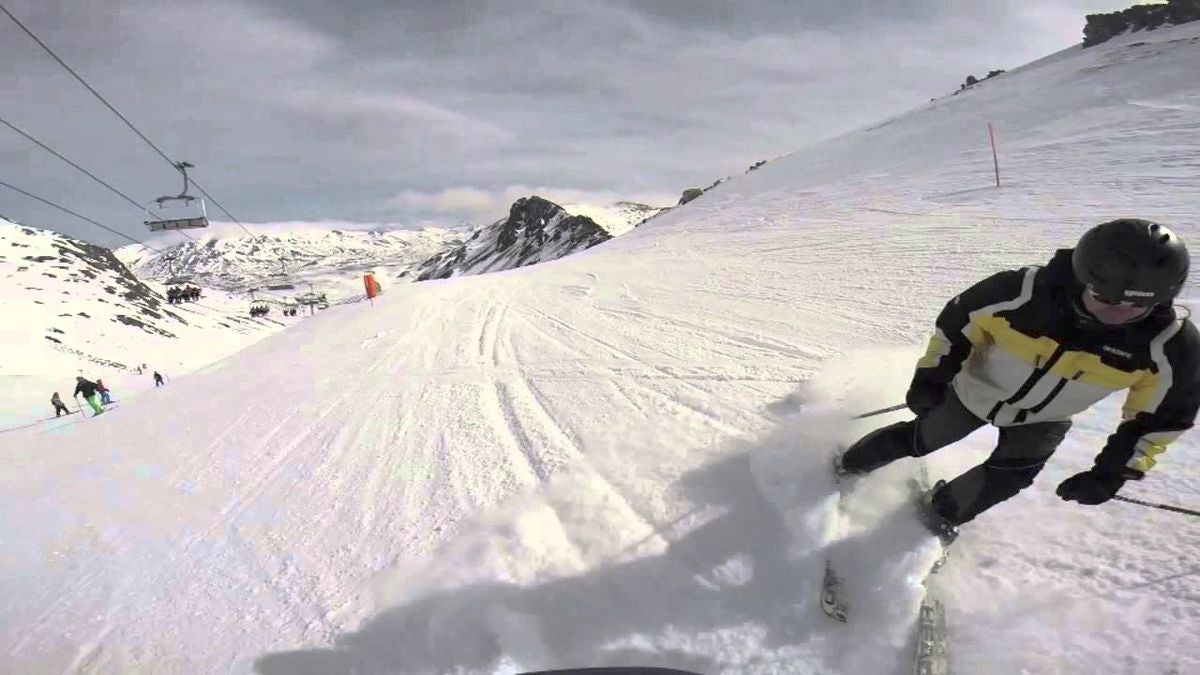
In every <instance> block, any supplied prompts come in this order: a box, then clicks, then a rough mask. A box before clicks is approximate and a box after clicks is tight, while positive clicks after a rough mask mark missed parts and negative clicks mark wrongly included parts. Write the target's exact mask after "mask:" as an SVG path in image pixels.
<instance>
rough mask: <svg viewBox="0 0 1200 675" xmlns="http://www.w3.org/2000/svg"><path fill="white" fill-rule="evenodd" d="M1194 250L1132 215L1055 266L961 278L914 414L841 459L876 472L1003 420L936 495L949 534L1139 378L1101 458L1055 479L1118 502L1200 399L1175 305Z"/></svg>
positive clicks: (1077, 493) (1196, 359)
mask: <svg viewBox="0 0 1200 675" xmlns="http://www.w3.org/2000/svg"><path fill="white" fill-rule="evenodd" d="M1188 262H1189V259H1188V252H1187V248H1186V247H1185V246H1184V243H1183V241H1182V240H1181V239H1180V238H1179V237H1178V236H1176V235H1175V234H1174V233H1172V232H1171V231H1170V230H1169V229H1167V228H1166V227H1164V226H1162V225H1159V224H1157V223H1152V222H1149V221H1145V220H1139V219H1121V220H1114V221H1111V222H1107V223H1102V224H1100V225H1097V226H1095V227H1093V228H1091V229H1090V230H1088V231H1087V232H1086V233H1085V234H1084V235H1083V237H1082V238H1081V239H1080V240H1079V242H1078V244H1077V245H1076V246H1075V248H1074V249H1062V250H1059V251H1057V252H1056V253H1055V254H1054V256H1053V258H1051V260H1050V262H1049V263H1048V264H1046V265H1045V266H1032V267H1026V268H1024V269H1018V270H1009V271H1004V272H999V273H997V274H995V275H993V276H991V277H988V278H987V279H984V280H983V281H980V282H979V283H977V284H975V285H974V286H972V287H970V288H968V289H967V290H965V291H963V292H962V293H961V294H960V295H958V296H957V297H955V298H954V299H952V300H951V301H950V302H949V304H947V305H946V307H945V309H943V310H942V313H941V315H940V316H938V318H937V325H936V330H935V332H934V336H933V337H932V338H931V339H930V341H929V349H928V351H927V352H926V354H925V356H924V358H922V359H921V360H920V361H919V362H918V363H917V369H916V374H915V375H914V376H913V379H912V383H911V385H910V386H909V389H908V394H907V397H906V403H907V404H908V407H909V409H910V410H912V411H913V412H914V413H915V414H916V415H917V418H916V419H915V420H911V421H906V422H898V423H896V424H892V425H890V426H886V427H883V428H882V429H877V430H876V431H874V432H872V433H870V434H868V435H867V436H865V437H863V438H862V439H860V440H859V441H858V442H857V443H855V444H854V445H853V446H851V447H850V449H848V450H847V451H846V452H845V453H844V454H843V455H842V457H841V458H840V469H841V471H842V472H844V473H849V474H863V473H867V472H870V471H873V470H875V469H878V468H879V467H882V466H884V465H886V464H889V463H891V462H893V461H895V460H897V459H900V458H901V457H921V456H924V455H927V454H929V453H931V452H933V451H934V450H937V449H938V448H942V447H945V446H947V445H950V444H951V443H954V442H956V441H958V440H960V439H962V438H964V437H966V436H967V435H968V434H970V433H971V432H973V431H975V430H976V429H978V428H979V427H981V426H983V425H984V424H988V423H990V424H993V425H995V426H997V427H999V429H1000V440H999V443H998V444H997V446H996V449H995V450H994V451H993V452H992V454H991V456H990V457H988V459H987V460H986V461H985V462H984V463H982V464H980V465H978V466H976V467H974V468H972V469H970V470H968V471H967V472H966V473H964V474H962V475H961V476H959V477H957V478H955V479H954V480H952V481H950V482H949V483H945V484H940V485H939V486H938V487H937V488H935V490H934V491H933V493H932V495H931V500H932V501H931V503H930V504H929V506H930V513H927V514H924V515H925V517H926V519H927V520H928V522H927V525H929V527H930V529H932V530H934V532H935V533H936V534H938V535H939V536H940V537H941V538H942V540H943V541H946V542H948V541H950V540H952V539H953V538H954V536H956V535H957V528H958V526H959V525H961V524H963V523H966V522H969V521H970V520H972V519H973V518H975V517H976V516H978V515H979V514H980V513H982V512H984V511H985V510H987V509H988V508H991V507H992V506H994V505H996V504H998V503H999V502H1002V501H1004V500H1005V499H1008V498H1009V497H1012V496H1013V495H1015V494H1016V493H1017V492H1019V491H1020V490H1022V489H1023V488H1025V487H1028V486H1029V485H1030V484H1032V483H1033V479H1034V477H1035V476H1036V475H1037V474H1038V472H1039V471H1041V469H1042V466H1043V465H1044V464H1045V463H1046V460H1048V459H1049V458H1050V455H1051V454H1052V453H1053V452H1054V450H1055V448H1057V447H1058V445H1059V443H1060V442H1062V440H1063V437H1064V436H1065V435H1066V433H1067V430H1068V429H1069V428H1070V427H1071V417H1072V416H1073V415H1075V414H1076V413H1079V412H1082V411H1084V410H1086V409H1088V408H1090V407H1091V406H1092V405H1093V404H1095V403H1097V402H1098V401H1100V400H1101V399H1103V398H1104V397H1106V396H1108V395H1109V394H1111V393H1113V392H1115V391H1119V390H1122V389H1128V390H1129V392H1128V394H1127V395H1126V399H1125V404H1124V407H1123V409H1122V421H1121V423H1120V425H1119V426H1118V427H1117V429H1116V432H1115V433H1113V434H1112V435H1111V436H1109V437H1108V441H1107V442H1106V443H1105V445H1104V448H1103V449H1102V450H1101V451H1100V453H1099V454H1098V455H1097V456H1096V459H1095V463H1094V465H1093V466H1092V468H1091V469H1089V470H1087V471H1084V472H1082V473H1078V474H1075V475H1074V476H1071V477H1070V478H1068V479H1066V480H1065V481H1063V482H1062V483H1061V484H1060V485H1059V486H1058V491H1057V492H1058V495H1059V496H1060V497H1062V498H1063V499H1065V500H1067V501H1076V502H1079V503H1080V504H1088V505H1094V504H1102V503H1104V502H1106V501H1108V500H1109V499H1111V498H1112V497H1113V495H1115V494H1116V493H1117V491H1118V490H1120V489H1121V486H1122V485H1124V483H1125V481H1127V480H1140V479H1141V478H1142V477H1143V475H1144V474H1145V472H1146V471H1148V470H1149V469H1150V468H1151V467H1152V466H1154V464H1155V458H1156V456H1158V455H1160V454H1162V453H1163V452H1164V451H1165V450H1166V448H1167V445H1168V444H1169V443H1171V442H1172V441H1174V440H1175V439H1176V438H1178V437H1179V435H1180V434H1181V433H1183V432H1184V431H1185V430H1187V429H1189V428H1191V426H1192V423H1193V421H1194V419H1195V417H1196V411H1197V408H1200V333H1197V331H1196V327H1195V325H1193V324H1192V322H1191V321H1190V320H1189V318H1188V317H1187V315H1186V314H1183V315H1181V314H1180V313H1179V312H1178V311H1177V310H1176V309H1175V308H1174V307H1173V306H1172V304H1171V303H1172V300H1173V299H1174V298H1175V296H1176V295H1177V294H1178V293H1179V290H1180V288H1181V287H1182V286H1183V283H1184V281H1185V280H1186V278H1187V274H1188Z"/></svg>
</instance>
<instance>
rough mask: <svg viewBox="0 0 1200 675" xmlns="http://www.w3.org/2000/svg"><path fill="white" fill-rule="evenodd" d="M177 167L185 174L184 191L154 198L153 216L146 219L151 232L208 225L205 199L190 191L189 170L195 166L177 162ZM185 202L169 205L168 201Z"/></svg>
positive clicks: (150, 209) (151, 212) (190, 228)
mask: <svg viewBox="0 0 1200 675" xmlns="http://www.w3.org/2000/svg"><path fill="white" fill-rule="evenodd" d="M175 168H176V169H178V170H179V173H181V174H183V191H182V192H180V193H179V194H177V195H175V196H173V197H172V196H170V195H164V196H162V197H159V198H157V199H155V200H154V202H155V204H157V207H150V208H149V209H148V211H149V213H150V215H151V216H153V218H152V219H151V220H147V221H145V224H146V227H148V228H150V231H151V232H163V231H167V230H193V229H197V228H201V227H208V212H207V211H206V210H205V208H204V200H203V199H201V198H199V197H193V196H192V195H189V194H188V193H187V192H188V175H187V170H188V169H192V168H195V166H194V165H193V164H191V163H189V162H175ZM177 201H178V202H183V204H181V205H178V206H174V205H172V206H168V205H167V202H177Z"/></svg>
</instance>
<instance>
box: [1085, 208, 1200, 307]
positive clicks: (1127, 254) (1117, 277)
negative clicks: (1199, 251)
mask: <svg viewBox="0 0 1200 675" xmlns="http://www.w3.org/2000/svg"><path fill="white" fill-rule="evenodd" d="M1189 262H1190V258H1189V257H1188V252H1187V247H1186V246H1184V245H1183V240H1182V239H1180V238H1179V237H1178V236H1177V235H1176V234H1175V233H1174V232H1172V231H1171V230H1169V229H1167V228H1166V227H1165V226H1163V225H1160V224H1158V223H1153V222H1150V221H1148V220H1141V219H1139V218H1120V219H1118V220H1112V221H1109V222H1107V223H1101V224H1099V225H1097V226H1095V227H1093V228H1092V229H1090V230H1088V231H1087V232H1085V233H1084V235H1083V236H1082V237H1081V238H1080V239H1079V243H1078V244H1076V245H1075V251H1074V252H1073V253H1072V254H1071V267H1072V269H1074V271H1075V279H1076V280H1077V281H1078V282H1079V283H1080V284H1082V285H1083V287H1084V288H1087V289H1089V290H1091V291H1092V292H1094V293H1095V294H1096V295H1097V296H1099V297H1100V298H1101V299H1102V300H1106V301H1109V302H1132V303H1134V304H1136V305H1143V306H1151V305H1157V304H1163V303H1169V302H1171V301H1172V300H1173V299H1174V298H1175V296H1176V295H1178V294H1179V289H1180V288H1182V287H1183V282H1184V281H1185V280H1186V279H1187V274H1188V264H1189Z"/></svg>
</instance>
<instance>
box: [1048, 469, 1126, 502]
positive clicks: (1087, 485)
mask: <svg viewBox="0 0 1200 675" xmlns="http://www.w3.org/2000/svg"><path fill="white" fill-rule="evenodd" d="M1125 480H1126V479H1125V477H1124V476H1115V475H1113V474H1110V473H1105V472H1103V471H1100V470H1098V469H1096V468H1092V469H1091V470H1089V471H1084V472H1082V473H1077V474H1075V475H1074V476H1071V477H1070V478H1068V479H1066V480H1064V481H1063V482H1062V483H1060V484H1059V486H1058V490H1056V493H1057V494H1058V496H1059V497H1062V498H1063V499H1065V500H1066V501H1069V502H1079V503H1080V504H1085V505H1087V506H1096V505H1097V504H1103V503H1104V502H1106V501H1108V500H1110V499H1112V498H1113V496H1114V495H1116V494H1117V490H1120V489H1121V486H1122V485H1124V484H1125Z"/></svg>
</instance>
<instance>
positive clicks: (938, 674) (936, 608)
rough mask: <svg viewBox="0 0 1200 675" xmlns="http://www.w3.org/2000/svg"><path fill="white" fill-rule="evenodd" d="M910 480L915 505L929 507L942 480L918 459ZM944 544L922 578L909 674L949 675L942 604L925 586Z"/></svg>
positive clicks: (944, 549)
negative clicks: (922, 591)
mask: <svg viewBox="0 0 1200 675" xmlns="http://www.w3.org/2000/svg"><path fill="white" fill-rule="evenodd" d="M913 483H914V489H915V494H916V495H917V499H918V503H917V508H918V509H921V510H923V511H927V510H929V509H931V508H932V507H931V505H930V504H929V503H927V501H926V500H927V499H928V498H929V493H930V491H931V490H933V489H936V488H937V487H938V486H940V485H941V484H942V482H941V481H939V482H938V485H931V484H930V480H929V469H928V468H927V467H926V466H925V463H924V462H922V463H921V468H920V469H918V470H917V475H916V478H914V479H913ZM947 546H948V544H947V543H945V542H943V544H942V556H941V558H939V559H938V561H937V562H935V563H934V564H933V568H932V569H931V570H930V571H929V576H927V577H926V578H925V582H924V584H923V586H924V588H925V594H924V595H923V596H922V597H921V606H920V608H919V609H918V610H917V630H916V635H915V637H914V640H915V642H916V645H915V650H914V655H913V675H949V673H950V661H949V658H948V656H947V646H948V645H947V643H948V639H947V638H948V631H947V629H946V605H945V604H944V603H943V602H942V600H941V598H939V597H937V593H936V592H935V591H934V590H933V589H931V588H930V587H929V578H930V577H932V576H933V575H935V574H937V572H938V570H940V569H941V568H942V566H943V565H944V564H945V563H946V557H947V556H948V555H949V549H948V548H947Z"/></svg>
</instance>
